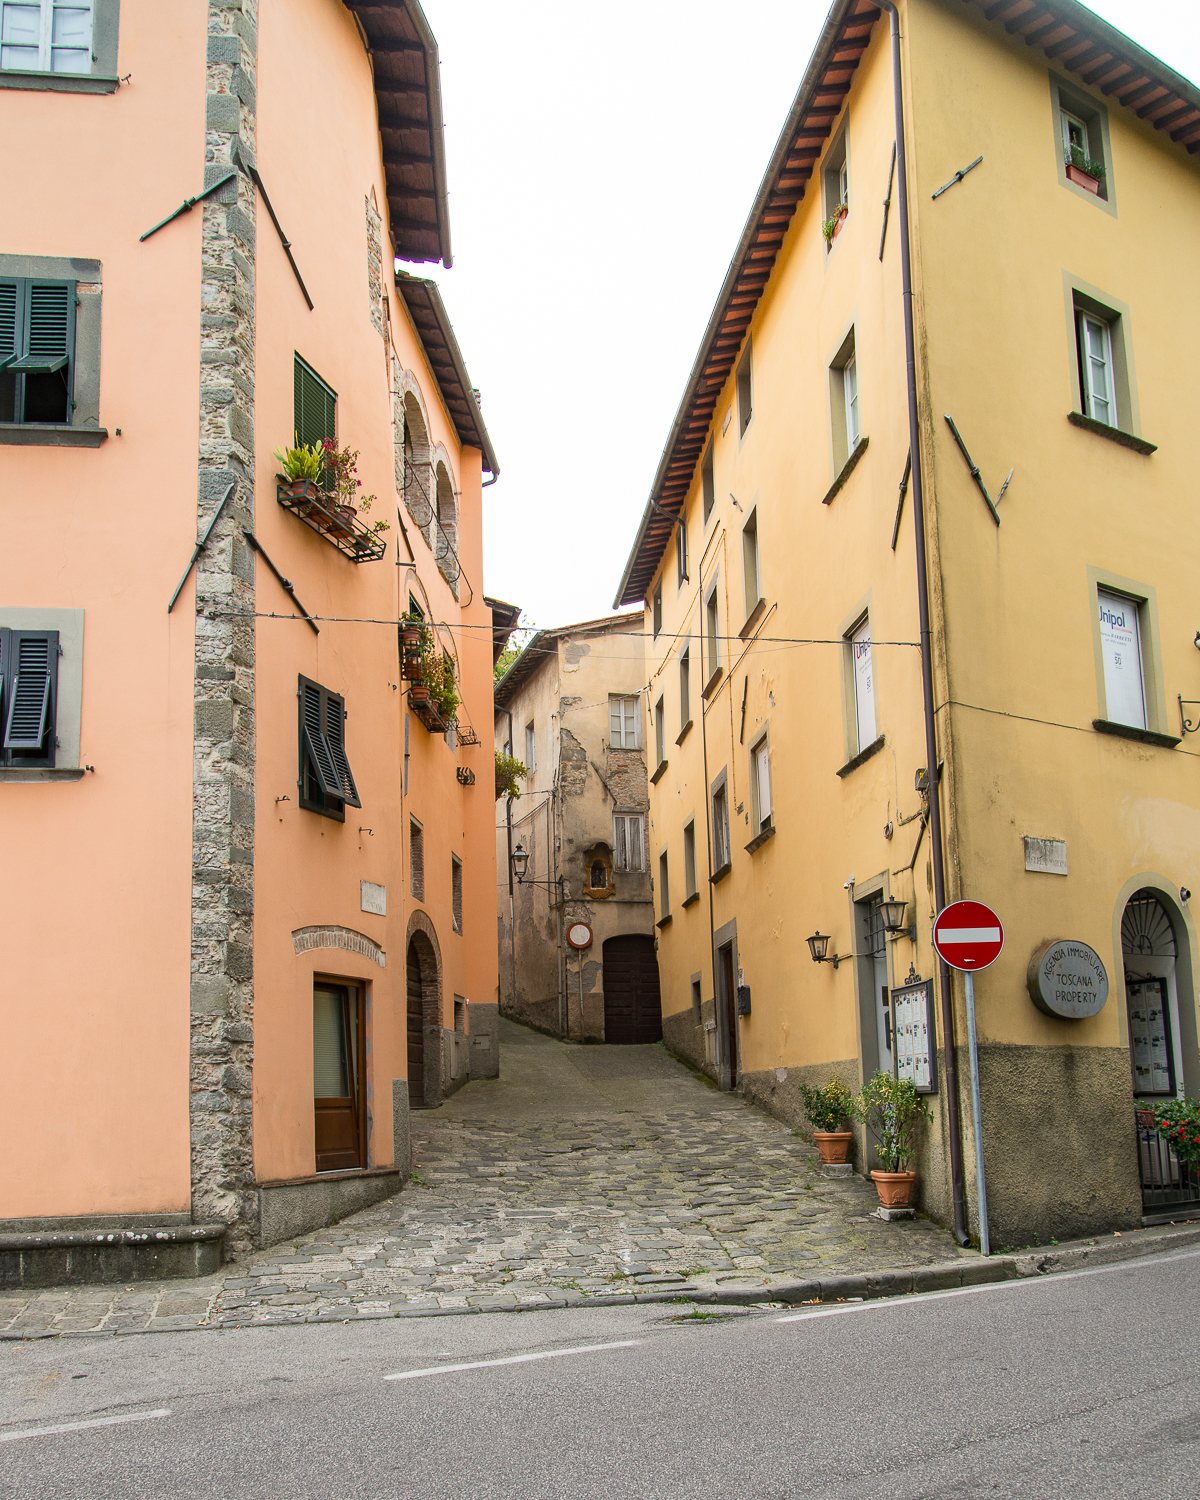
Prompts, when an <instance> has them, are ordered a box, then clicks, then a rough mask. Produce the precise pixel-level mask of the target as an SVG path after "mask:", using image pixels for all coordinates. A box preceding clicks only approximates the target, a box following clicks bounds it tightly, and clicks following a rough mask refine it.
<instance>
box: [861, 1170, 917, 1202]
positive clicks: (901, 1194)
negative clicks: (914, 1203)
mask: <svg viewBox="0 0 1200 1500" xmlns="http://www.w3.org/2000/svg"><path fill="white" fill-rule="evenodd" d="M871 1179H872V1181H873V1182H874V1184H875V1191H876V1192H877V1193H878V1194H879V1201H880V1203H881V1204H882V1205H883V1207H884V1208H907V1207H908V1200H909V1199H910V1198H911V1197H912V1190H913V1185H914V1184H915V1183H916V1180H917V1174H916V1173H915V1172H872V1173H871Z"/></svg>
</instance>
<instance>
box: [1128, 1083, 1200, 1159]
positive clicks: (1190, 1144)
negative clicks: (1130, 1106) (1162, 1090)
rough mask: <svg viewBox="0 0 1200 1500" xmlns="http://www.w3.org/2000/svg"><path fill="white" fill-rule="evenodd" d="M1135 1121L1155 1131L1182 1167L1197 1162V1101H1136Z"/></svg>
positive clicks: (1199, 1137) (1199, 1110)
mask: <svg viewBox="0 0 1200 1500" xmlns="http://www.w3.org/2000/svg"><path fill="white" fill-rule="evenodd" d="M1137 1112H1138V1124H1139V1125H1142V1126H1143V1127H1144V1128H1146V1129H1151V1130H1157V1131H1158V1133H1159V1135H1160V1136H1162V1138H1163V1140H1164V1141H1166V1143H1167V1145H1168V1146H1170V1148H1171V1150H1172V1151H1174V1153H1175V1155H1176V1156H1177V1157H1178V1158H1179V1160H1180V1163H1181V1164H1182V1165H1184V1166H1189V1167H1194V1166H1197V1165H1200V1101H1198V1100H1196V1099H1164V1100H1162V1101H1161V1102H1160V1101H1158V1100H1155V1101H1154V1102H1153V1103H1147V1102H1145V1101H1144V1100H1139V1101H1138V1107H1137Z"/></svg>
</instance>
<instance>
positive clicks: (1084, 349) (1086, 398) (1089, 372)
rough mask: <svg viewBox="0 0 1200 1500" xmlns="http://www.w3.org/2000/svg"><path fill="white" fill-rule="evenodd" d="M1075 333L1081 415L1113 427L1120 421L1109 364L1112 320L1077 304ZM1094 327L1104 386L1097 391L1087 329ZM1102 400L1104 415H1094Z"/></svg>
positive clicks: (1111, 361) (1110, 364)
mask: <svg viewBox="0 0 1200 1500" xmlns="http://www.w3.org/2000/svg"><path fill="white" fill-rule="evenodd" d="M1076 319H1077V329H1078V333H1077V337H1078V339H1079V363H1080V371H1081V375H1082V379H1083V392H1082V394H1083V406H1084V413H1083V414H1084V416H1086V417H1090V418H1091V419H1092V421H1093V422H1102V423H1103V424H1104V425H1105V426H1106V427H1117V426H1119V425H1120V420H1121V419H1120V413H1119V412H1118V410H1117V388H1116V381H1115V379H1114V378H1113V377H1114V373H1115V372H1114V368H1113V339H1112V324H1111V323H1108V322H1106V321H1105V319H1103V318H1098V317H1097V316H1096V314H1095V313H1092V312H1088V311H1087V310H1086V308H1080V309H1079V311H1078V312H1077V314H1076ZM1093 330H1095V331H1097V332H1098V333H1099V335H1100V342H1101V346H1102V347H1101V350H1100V357H1099V363H1100V365H1101V368H1102V371H1103V379H1104V382H1105V390H1104V392H1103V393H1100V392H1098V389H1097V384H1096V371H1095V368H1094V363H1095V361H1096V356H1095V354H1094V353H1093V351H1092V347H1091V338H1090V334H1091V332H1092V331H1093ZM1101 403H1103V405H1104V407H1105V408H1106V414H1105V415H1104V416H1100V415H1098V407H1099V405H1100V404H1101Z"/></svg>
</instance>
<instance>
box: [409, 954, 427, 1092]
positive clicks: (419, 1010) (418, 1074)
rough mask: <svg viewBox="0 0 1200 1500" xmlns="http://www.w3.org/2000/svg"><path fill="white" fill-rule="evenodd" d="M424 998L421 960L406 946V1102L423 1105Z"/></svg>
mask: <svg viewBox="0 0 1200 1500" xmlns="http://www.w3.org/2000/svg"><path fill="white" fill-rule="evenodd" d="M424 1002H425V997H424V991H423V989H422V987H421V960H420V958H419V957H418V956H417V949H416V944H415V943H409V945H408V1102H409V1104H410V1105H414V1104H424V1103H425V1003H424Z"/></svg>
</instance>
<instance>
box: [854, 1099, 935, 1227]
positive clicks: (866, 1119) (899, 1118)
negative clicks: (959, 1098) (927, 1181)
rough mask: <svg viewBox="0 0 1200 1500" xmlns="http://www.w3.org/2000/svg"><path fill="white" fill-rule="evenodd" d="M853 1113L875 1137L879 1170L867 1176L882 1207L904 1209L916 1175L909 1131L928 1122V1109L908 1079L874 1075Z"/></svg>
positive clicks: (912, 1144)
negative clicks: (912, 1168)
mask: <svg viewBox="0 0 1200 1500" xmlns="http://www.w3.org/2000/svg"><path fill="white" fill-rule="evenodd" d="M855 1113H856V1114H857V1116H858V1118H859V1119H860V1120H861V1121H862V1122H863V1124H864V1125H866V1127H867V1129H868V1130H869V1131H870V1132H871V1134H872V1135H873V1136H874V1137H875V1144H876V1146H877V1147H878V1150H879V1159H880V1161H881V1162H882V1163H883V1167H882V1169H876V1170H875V1171H873V1172H872V1173H871V1180H872V1181H873V1182H874V1184H875V1191H876V1192H877V1193H878V1194H879V1201H880V1203H881V1204H882V1205H883V1207H884V1208H907V1207H908V1201H909V1198H910V1197H911V1195H912V1190H913V1184H914V1183H915V1182H916V1180H917V1174H916V1173H915V1172H912V1171H910V1170H909V1168H908V1164H909V1162H910V1161H911V1160H912V1155H913V1150H914V1143H913V1132H914V1130H915V1129H916V1124H917V1121H918V1120H929V1119H932V1116H931V1114H930V1112H929V1106H928V1105H927V1104H926V1103H925V1101H924V1099H922V1098H921V1096H920V1094H918V1093H917V1086H916V1084H915V1083H913V1081H912V1079H911V1078H893V1077H892V1075H891V1074H890V1073H876V1074H875V1076H874V1077H873V1078H872V1079H871V1080H870V1081H869V1082H868V1083H867V1084H866V1086H865V1087H864V1088H863V1091H862V1093H861V1094H860V1095H859V1096H858V1098H857V1099H856V1100H855Z"/></svg>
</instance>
